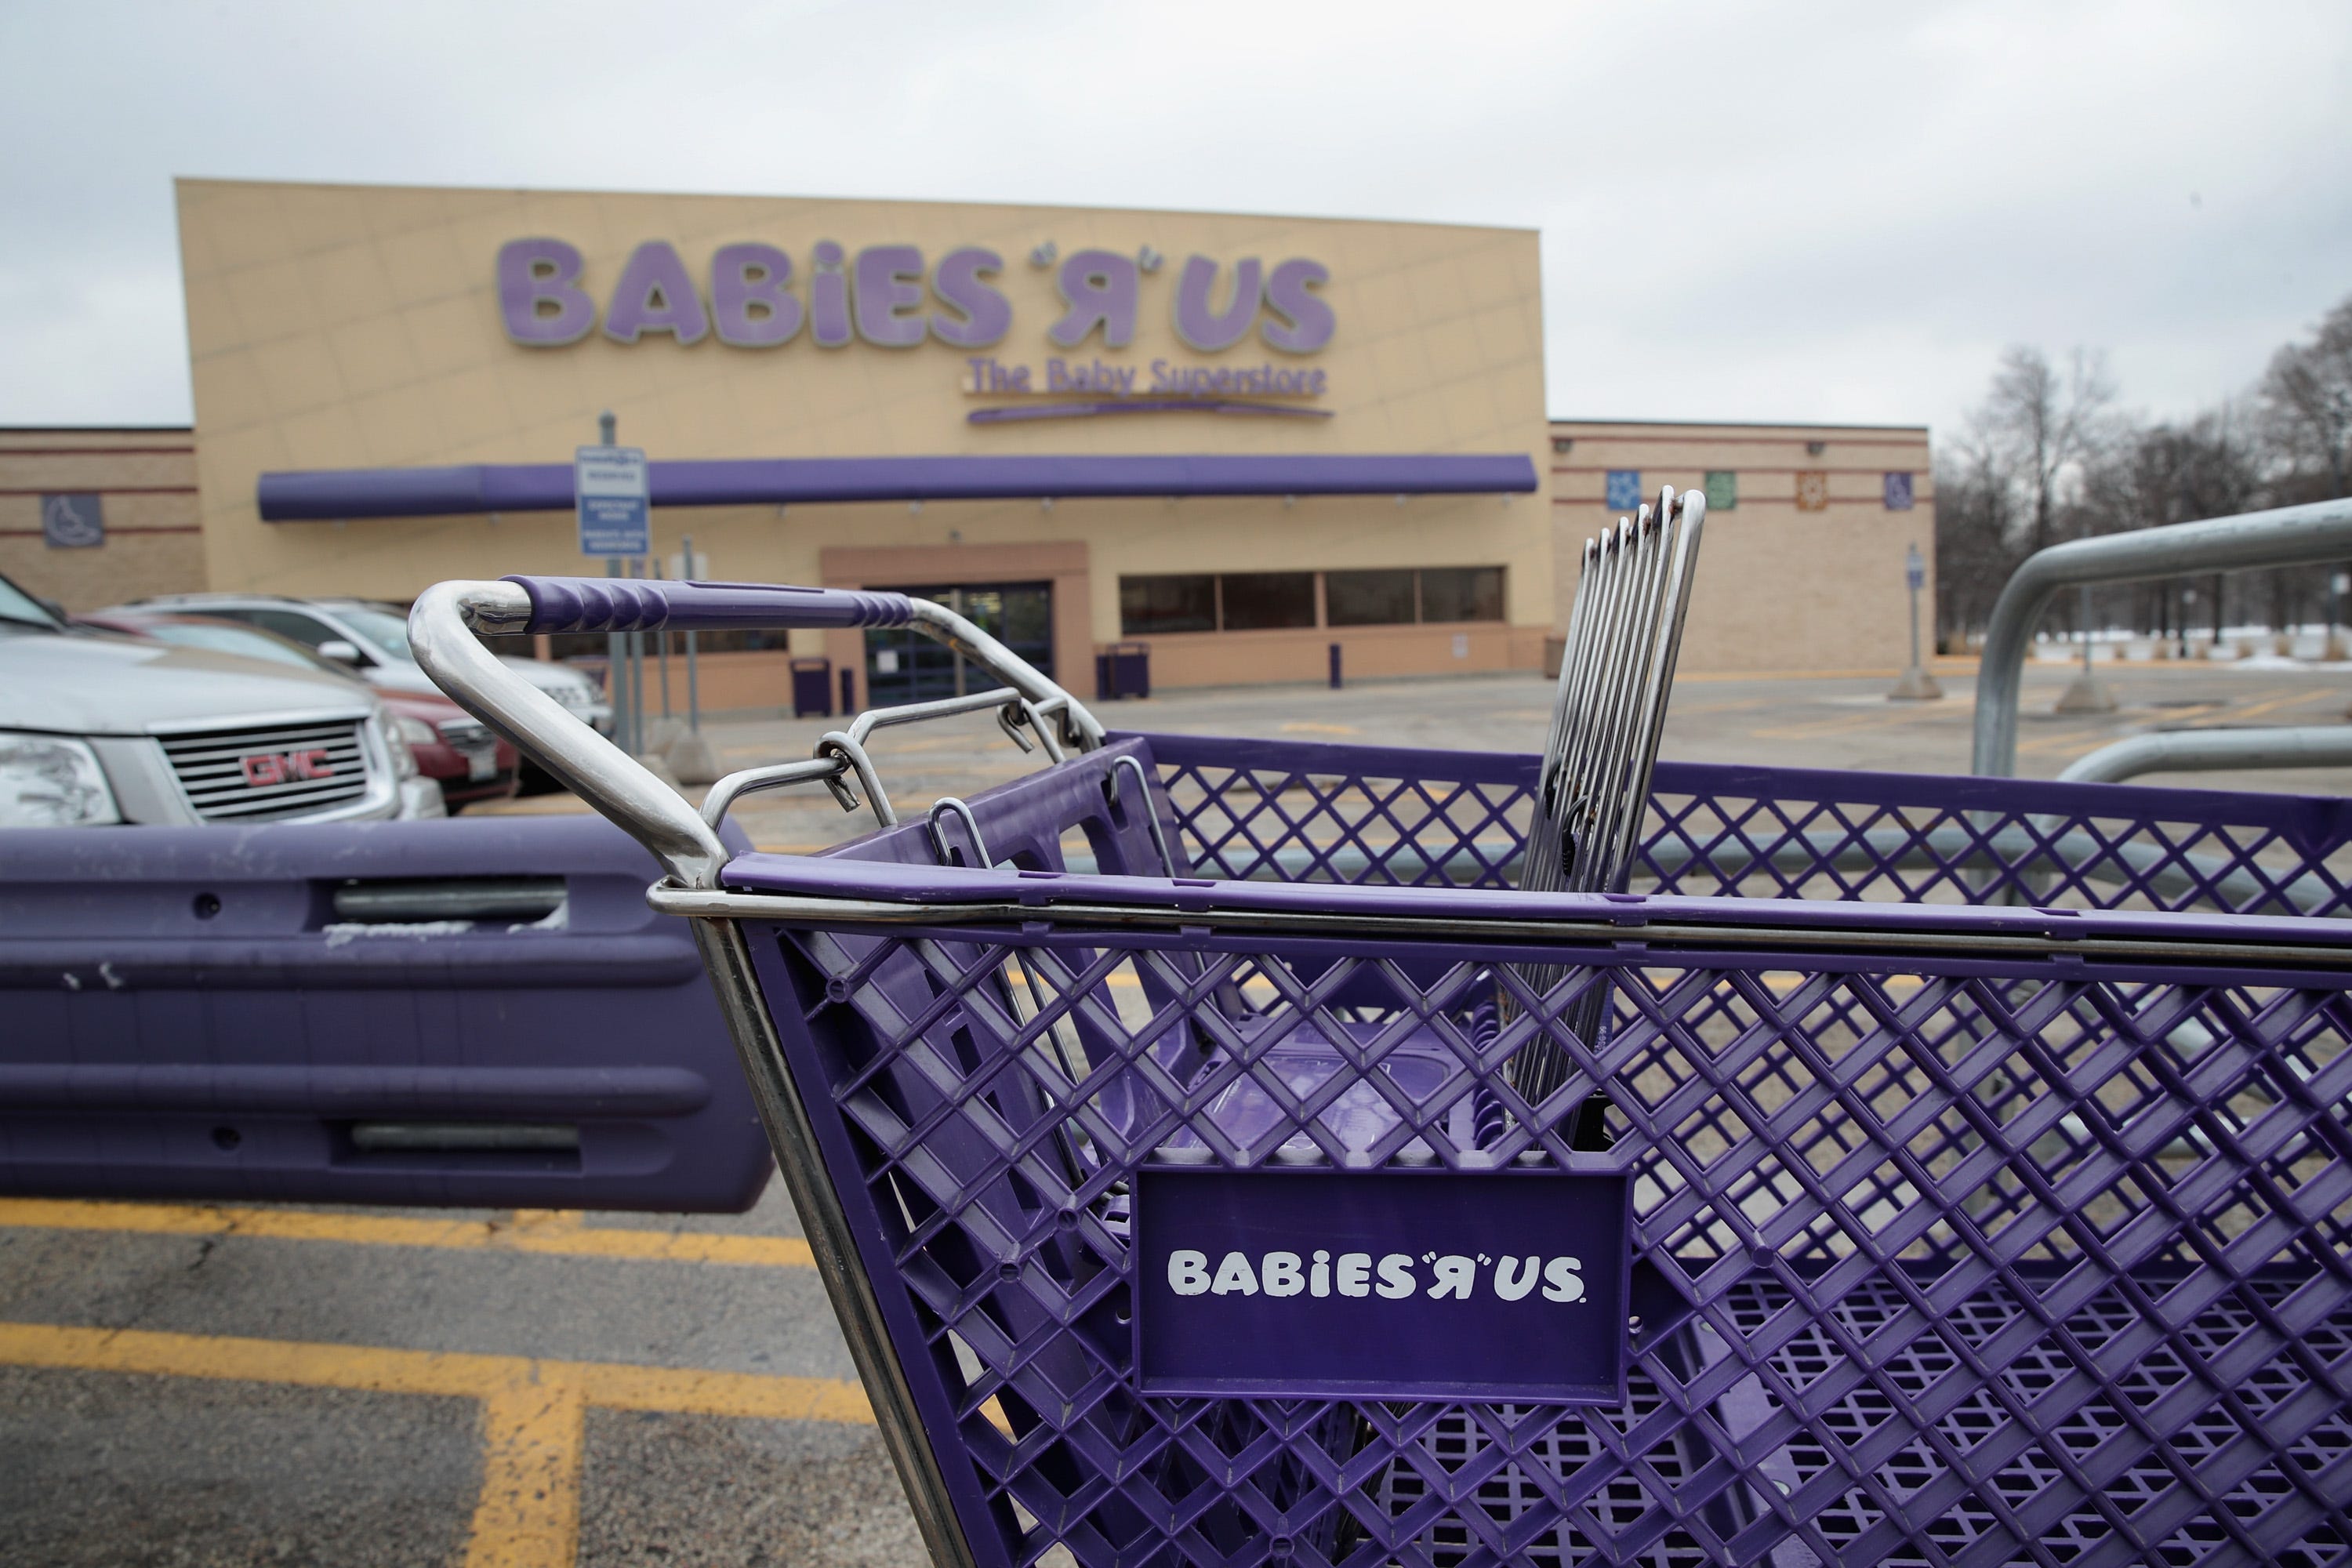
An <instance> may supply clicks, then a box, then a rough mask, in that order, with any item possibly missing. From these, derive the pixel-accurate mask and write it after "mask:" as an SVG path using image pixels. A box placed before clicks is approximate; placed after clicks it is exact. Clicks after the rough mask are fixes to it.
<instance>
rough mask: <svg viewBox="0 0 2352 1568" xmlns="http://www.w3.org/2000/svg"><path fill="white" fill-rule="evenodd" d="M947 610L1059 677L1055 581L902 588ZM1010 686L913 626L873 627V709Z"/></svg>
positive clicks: (869, 650) (869, 635) (869, 637)
mask: <svg viewBox="0 0 2352 1568" xmlns="http://www.w3.org/2000/svg"><path fill="white" fill-rule="evenodd" d="M890 587H891V589H892V591H893V592H896V593H901V594H908V595H913V596H914V597H916V598H918V599H929V600H931V601H933V602H934V603H937V604H941V605H946V606H947V607H948V608H950V609H951V610H953V611H955V612H956V613H957V614H958V615H960V616H963V617H964V618H965V619H966V620H968V621H970V622H971V623H972V624H973V625H974V626H978V627H979V628H980V629H981V630H982V631H984V632H986V633H988V635H989V636H991V637H994V638H995V639H996V640H997V641H999V642H1001V643H1003V645H1004V646H1005V647H1009V648H1011V649H1012V650H1013V652H1014V653H1016V654H1018V655H1020V656H1021V658H1024V659H1026V660H1028V661H1029V662H1030V663H1031V664H1033V665H1034V666H1036V667H1037V668H1038V669H1040V670H1042V671H1044V672H1045V674H1047V675H1052V674H1053V673H1054V585H1053V584H1051V583H975V584H965V585H960V586H949V587H933V588H901V587H898V585H897V584H890ZM1003 684H1004V683H1003V681H1001V680H999V679H996V678H995V677H994V676H992V675H991V674H989V673H988V671H986V670H985V669H982V668H980V667H979V666H978V665H976V664H973V663H971V661H970V660H968V659H965V658H961V657H959V656H958V655H956V654H954V653H952V652H950V650H949V649H948V648H946V647H943V646H941V645H940V644H939V643H935V642H933V641H932V640H931V639H930V638H929V637H925V636H923V635H922V634H921V633H920V632H918V631H916V630H915V629H914V628H913V627H911V626H892V627H881V626H873V627H868V628H867V630H866V706H868V707H871V708H884V707H888V706H890V705H892V704H894V703H899V702H926V701H929V700H931V699H933V698H939V697H961V696H962V695H963V694H964V693H965V692H968V691H987V690H991V689H993V688H996V687H999V686H1002V685H1003Z"/></svg>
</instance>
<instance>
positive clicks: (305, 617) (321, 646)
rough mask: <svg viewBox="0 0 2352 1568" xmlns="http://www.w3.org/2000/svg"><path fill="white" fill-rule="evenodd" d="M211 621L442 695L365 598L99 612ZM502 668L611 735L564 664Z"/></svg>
mask: <svg viewBox="0 0 2352 1568" xmlns="http://www.w3.org/2000/svg"><path fill="white" fill-rule="evenodd" d="M117 610H141V611H146V612H150V613H156V612H161V613H166V614H173V615H191V616H214V617H215V618H218V619H224V620H232V621H243V622H245V623H246V624H247V625H248V626H259V627H261V628H262V629H263V630H264V631H271V632H276V633H277V634H278V636H279V637H287V638H289V639H290V640H292V641H294V642H298V643H300V644H301V645H302V646H303V647H307V648H310V649H312V650H314V651H316V652H317V653H319V654H320V655H322V656H323V657H325V658H331V659H333V660H335V661H336V662H337V663H340V664H345V665H349V666H350V667H351V668H352V669H354V670H356V671H357V672H358V673H359V676H360V679H362V680H365V681H366V682H367V683H368V684H369V685H370V686H373V687H375V688H377V689H382V690H391V691H421V692H425V693H426V694H428V695H431V696H436V697H437V696H439V695H441V691H440V689H439V688H438V687H436V686H435V685H434V684H433V679H432V678H431V677H430V676H428V675H426V674H425V671H424V670H423V669H421V668H418V666H417V663H416V658H415V655H413V654H411V653H410V652H409V651H408V614H407V612H406V611H405V610H404V609H402V608H401V607H400V606H399V605H389V604H382V603H379V602H377V601H374V600H371V599H295V598H288V597H284V596H282V595H276V594H166V595H160V596H158V597H156V598H152V599H141V600H139V601H137V602H136V603H135V604H131V605H117V606H115V608H114V609H110V610H102V611H100V612H99V613H100V614H101V615H112V614H115V613H116V611H117ZM499 658H500V660H501V661H502V662H504V663H505V664H506V665H507V666H508V668H511V669H512V670H513V671H514V672H515V673H516V674H518V675H520V676H521V677H522V678H523V679H526V680H528V681H530V683H531V684H532V685H534V686H536V687H538V688H539V689H541V691H544V692H546V693H547V694H548V695H549V696H551V697H552V698H554V699H555V700H557V701H558V702H561V703H562V704H563V706H564V707H566V708H568V709H570V710H572V713H573V714H575V715H576V716H577V717H578V718H579V719H580V720H581V721H583V722H584V723H588V724H593V725H594V726H595V727H596V728H597V729H598V730H601V731H604V732H605V733H606V734H610V733H611V732H612V730H613V708H612V704H610V703H609V702H607V701H605V700H604V692H603V690H602V689H600V688H599V687H598V686H597V684H596V682H594V681H593V680H591V679H589V678H588V677H587V676H585V675H583V674H581V673H580V671H578V670H576V669H574V668H572V667H571V666H570V665H565V664H554V663H551V662H549V661H548V660H546V659H538V658H517V657H516V656H514V655H512V654H501V655H499Z"/></svg>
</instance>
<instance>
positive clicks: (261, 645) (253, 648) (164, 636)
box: [139, 621, 351, 675]
mask: <svg viewBox="0 0 2352 1568" xmlns="http://www.w3.org/2000/svg"><path fill="white" fill-rule="evenodd" d="M139 629H140V631H141V632H142V633H143V634H144V635H146V636H148V637H153V638H154V639H155V640H156V641H158V642H167V643H175V644H177V645H178V646H180V647H201V648H209V649H211V650H212V651H213V652H215V653H233V654H238V655H241V656H242V657H244V658H266V659H268V660H269V661H270V662H271V663H272V664H291V665H296V666H299V668H303V669H325V670H332V671H333V672H334V673H335V674H337V675H348V674H350V673H351V672H350V671H349V670H346V669H342V668H338V667H337V666H335V665H333V664H331V663H330V662H328V661H327V660H326V659H323V658H316V657H314V656H312V655H311V654H310V653H309V652H308V651H307V650H305V649H303V648H300V647H296V646H295V645H294V644H292V643H290V642H288V641H287V640H286V639H285V638H284V637H272V636H271V635H270V634H269V633H268V632H265V631H262V630H259V629H258V628H257V627H254V626H232V625H230V624H229V623H227V622H226V621H215V622H198V621H149V622H146V623H144V624H143V625H142V626H140V628H139Z"/></svg>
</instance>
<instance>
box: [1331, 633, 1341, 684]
mask: <svg viewBox="0 0 2352 1568" xmlns="http://www.w3.org/2000/svg"><path fill="white" fill-rule="evenodd" d="M1331 689H1332V690H1334V691H1337V690H1339V644H1338V643H1333V644H1332V645H1331Z"/></svg>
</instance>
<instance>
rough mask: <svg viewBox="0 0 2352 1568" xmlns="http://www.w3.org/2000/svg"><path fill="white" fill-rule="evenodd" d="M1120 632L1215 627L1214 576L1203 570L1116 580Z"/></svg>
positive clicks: (1153, 633) (1147, 634) (1124, 634)
mask: <svg viewBox="0 0 2352 1568" xmlns="http://www.w3.org/2000/svg"><path fill="white" fill-rule="evenodd" d="M1118 627H1119V636H1121V637H1153V636H1156V635H1159V634H1160V633H1164V632H1213V631H1215V630H1216V629H1217V580H1216V578H1215V577H1214V576H1213V575H1211V574H1208V573H1206V572H1202V573H1197V574H1185V575H1183V576H1171V577H1121V578H1120V579H1119V580H1118Z"/></svg>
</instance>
